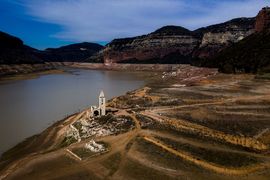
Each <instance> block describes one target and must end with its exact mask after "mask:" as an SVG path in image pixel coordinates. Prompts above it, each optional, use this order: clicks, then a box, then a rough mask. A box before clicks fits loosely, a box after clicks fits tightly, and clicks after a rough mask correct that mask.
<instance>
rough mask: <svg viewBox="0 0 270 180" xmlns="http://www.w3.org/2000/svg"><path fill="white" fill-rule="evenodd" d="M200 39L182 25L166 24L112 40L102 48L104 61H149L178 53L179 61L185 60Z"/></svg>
mask: <svg viewBox="0 0 270 180" xmlns="http://www.w3.org/2000/svg"><path fill="white" fill-rule="evenodd" d="M199 42H200V40H199V38H198V37H196V36H195V35H194V34H193V33H192V32H191V31H189V30H187V29H184V28H182V27H176V26H166V27H163V28H161V29H158V30H157V31H155V32H153V33H151V34H148V35H145V36H139V37H135V38H126V39H116V40H113V41H112V42H111V43H110V44H108V45H107V47H106V48H105V50H104V52H103V53H104V62H105V63H115V62H122V61H125V62H131V61H138V62H144V61H151V60H155V59H163V58H166V56H169V55H171V54H175V53H178V54H179V55H181V56H182V57H181V58H180V59H179V61H183V62H186V61H187V59H188V56H189V55H190V54H191V53H192V52H193V50H194V48H195V47H197V46H198V44H199Z"/></svg>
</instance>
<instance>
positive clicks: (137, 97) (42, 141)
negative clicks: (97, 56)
mask: <svg viewBox="0 0 270 180" xmlns="http://www.w3.org/2000/svg"><path fill="white" fill-rule="evenodd" d="M198 71H199V72H200V76H198V75H196V74H198ZM175 72H176V71H175ZM269 88H270V81H269V80H261V79H255V77H254V76H253V75H224V74H216V71H215V70H210V69H200V68H199V69H197V68H191V69H188V68H186V69H185V68H182V69H181V71H179V72H178V73H176V74H175V73H172V72H167V74H166V75H164V74H161V73H160V74H159V75H156V76H155V77H154V78H153V79H151V81H150V82H149V84H148V85H147V87H145V88H142V89H138V90H135V91H132V92H129V93H127V94H126V95H123V96H120V97H117V98H114V99H112V100H110V101H109V103H108V106H110V107H112V108H116V109H118V110H119V111H118V112H117V113H116V114H115V115H116V116H118V115H125V116H129V117H131V118H132V119H133V121H134V122H135V126H136V128H135V129H133V130H131V131H129V132H126V133H123V134H119V135H112V136H105V137H98V138H95V140H96V141H103V142H106V143H107V144H109V152H106V153H104V154H101V155H97V156H91V157H89V158H85V159H83V160H79V159H78V158H75V157H74V156H72V155H70V153H68V152H67V151H66V149H69V150H71V151H72V149H74V148H78V147H82V146H83V144H84V143H85V142H86V141H88V140H87V139H86V140H84V141H82V142H80V143H74V144H72V145H70V146H68V147H63V148H61V147H59V144H60V143H61V141H62V140H63V136H64V134H65V128H66V127H68V125H69V124H71V123H73V122H75V121H77V120H78V119H80V118H81V117H83V116H85V114H86V113H85V112H81V113H79V114H76V115H72V116H70V117H69V118H67V119H65V120H63V121H60V122H58V123H57V124H55V125H53V126H52V127H50V128H48V129H47V130H46V131H44V132H43V133H42V134H40V135H39V136H38V137H32V138H30V139H28V140H27V141H25V142H24V143H22V144H21V145H19V146H17V147H15V148H13V150H11V151H8V152H7V153H6V154H4V156H3V157H2V159H1V161H0V179H237V180H239V179H268V177H269V176H270V167H269V166H270V157H269V147H270V139H269V129H270V120H269V116H270V111H269V109H270V91H269Z"/></svg>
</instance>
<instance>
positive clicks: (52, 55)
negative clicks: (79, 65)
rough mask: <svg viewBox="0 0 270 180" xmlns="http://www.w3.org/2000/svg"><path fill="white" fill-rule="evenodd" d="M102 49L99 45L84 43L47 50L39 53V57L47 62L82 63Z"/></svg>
mask: <svg viewBox="0 0 270 180" xmlns="http://www.w3.org/2000/svg"><path fill="white" fill-rule="evenodd" d="M102 49H103V46H101V45H99V44H96V43H88V42H84V43H78V44H71V45H68V46H63V47H59V48H48V49H46V50H45V51H40V52H39V56H40V57H41V58H42V59H43V60H44V61H47V62H52V61H57V62H61V61H65V62H68V61H74V62H83V61H85V59H87V58H89V57H91V56H92V55H94V54H95V53H97V52H99V51H100V50H102Z"/></svg>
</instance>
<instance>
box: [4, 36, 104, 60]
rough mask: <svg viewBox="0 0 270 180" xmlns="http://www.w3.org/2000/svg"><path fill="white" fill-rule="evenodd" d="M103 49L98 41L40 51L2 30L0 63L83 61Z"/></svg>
mask: <svg viewBox="0 0 270 180" xmlns="http://www.w3.org/2000/svg"><path fill="white" fill-rule="evenodd" d="M102 49H103V46H101V45H99V44H96V43H87V42H84V43H78V44H71V45H68V46H63V47H59V48H48V49H46V50H45V51H40V50H37V49H34V48H32V47H29V46H26V45H24V43H23V41H22V40H21V39H19V38H17V37H14V36H11V35H9V34H7V33H4V32H1V31H0V64H37V63H44V62H61V61H66V62H67V61H75V62H83V61H85V59H87V58H89V57H91V56H92V55H94V54H95V53H97V52H99V51H100V50H102Z"/></svg>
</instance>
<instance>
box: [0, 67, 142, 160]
mask: <svg viewBox="0 0 270 180" xmlns="http://www.w3.org/2000/svg"><path fill="white" fill-rule="evenodd" d="M68 71H70V72H71V73H65V74H50V75H43V76H40V77H38V78H36V79H28V80H20V81H14V82H11V83H5V84H0V105H1V106H0V155H1V154H2V153H3V152H4V151H6V150H7V149H9V148H11V147H12V146H14V145H16V144H17V143H19V142H21V141H22V140H24V139H25V138H27V137H30V136H32V135H34V134H37V133H40V132H42V131H43V130H44V129H46V128H47V127H48V126H49V125H52V124H53V123H54V122H55V121H58V120H61V119H63V118H64V117H65V116H67V115H70V114H73V113H74V112H77V111H79V110H82V109H85V108H87V107H88V106H90V105H96V104H98V95H99V92H100V90H103V91H104V93H105V96H106V98H107V99H110V98H112V97H114V96H119V95H122V94H125V93H126V92H127V91H130V90H134V89H137V88H139V87H141V86H143V85H144V84H145V80H144V78H143V76H142V75H141V74H140V75H139V74H138V73H129V72H116V71H100V70H81V69H75V70H74V69H72V70H71V69H70V70H68Z"/></svg>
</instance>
